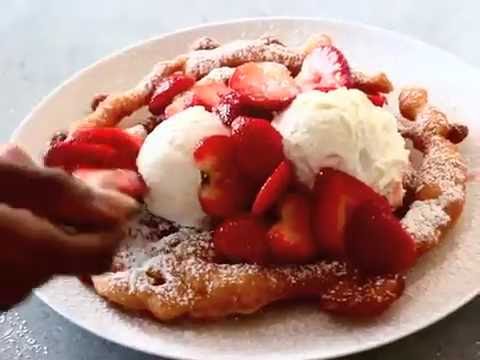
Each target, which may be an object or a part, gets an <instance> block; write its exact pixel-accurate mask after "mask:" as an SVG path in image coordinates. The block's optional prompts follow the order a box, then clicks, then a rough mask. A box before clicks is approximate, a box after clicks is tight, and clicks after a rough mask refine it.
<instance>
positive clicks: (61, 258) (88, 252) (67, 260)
mask: <svg viewBox="0 0 480 360" xmlns="http://www.w3.org/2000/svg"><path fill="white" fill-rule="evenodd" d="M123 236H124V233H123V231H121V229H120V228H117V229H115V230H112V231H108V232H99V233H82V234H78V235H70V236H64V235H63V234H62V235H61V236H59V237H56V238H54V239H52V241H51V244H50V245H51V246H52V247H54V249H55V253H57V254H58V258H57V260H56V265H55V266H56V268H55V271H56V272H57V273H60V274H71V275H79V274H101V273H104V272H106V271H109V270H110V269H111V266H112V257H113V254H114V251H115V249H116V248H117V245H118V243H119V242H120V240H121V239H122V238H123Z"/></svg>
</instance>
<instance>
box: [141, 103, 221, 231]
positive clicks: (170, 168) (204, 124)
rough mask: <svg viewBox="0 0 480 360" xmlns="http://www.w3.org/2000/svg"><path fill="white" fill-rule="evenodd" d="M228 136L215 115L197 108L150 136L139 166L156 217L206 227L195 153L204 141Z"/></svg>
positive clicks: (173, 119) (158, 128)
mask: <svg viewBox="0 0 480 360" xmlns="http://www.w3.org/2000/svg"><path fill="white" fill-rule="evenodd" d="M224 134H225V135H227V134H229V130H228V128H226V127H225V126H224V125H223V124H222V122H221V121H220V120H219V119H218V118H217V117H216V116H215V115H214V114H212V113H210V112H208V111H206V110H205V109H204V108H203V107H201V106H195V107H191V108H188V109H186V110H184V111H182V112H180V113H177V114H175V115H174V116H172V117H171V118H169V119H167V120H165V121H164V122H162V123H161V124H159V125H158V126H157V127H156V128H155V129H154V130H153V131H152V133H151V134H149V135H148V136H147V138H146V139H145V142H144V144H143V146H142V148H141V149H140V153H139V155H138V158H137V166H138V170H139V172H140V174H141V175H142V176H143V179H144V180H145V183H146V184H147V186H148V188H149V192H148V195H147V196H146V198H145V203H146V204H147V207H148V209H149V210H150V211H151V212H152V213H153V214H154V215H157V216H161V217H164V218H166V219H168V220H171V221H174V222H177V223H179V224H181V225H185V226H194V227H201V226H202V223H203V222H204V220H205V218H206V214H205V213H204V212H203V210H202V207H201V205H200V202H199V200H198V189H199V186H200V182H201V174H200V171H199V170H198V168H197V167H196V165H195V162H194V159H193V152H194V150H195V147H196V146H197V144H198V143H199V142H200V141H201V140H202V139H203V138H205V137H208V136H211V135H224Z"/></svg>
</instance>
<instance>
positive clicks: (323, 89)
mask: <svg viewBox="0 0 480 360" xmlns="http://www.w3.org/2000/svg"><path fill="white" fill-rule="evenodd" d="M337 89H338V87H337V86H315V90H318V91H321V92H325V93H328V92H330V91H333V90H337Z"/></svg>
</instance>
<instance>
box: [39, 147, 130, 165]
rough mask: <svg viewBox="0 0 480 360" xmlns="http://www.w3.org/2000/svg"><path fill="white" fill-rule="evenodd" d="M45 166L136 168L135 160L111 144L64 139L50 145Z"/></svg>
mask: <svg viewBox="0 0 480 360" xmlns="http://www.w3.org/2000/svg"><path fill="white" fill-rule="evenodd" d="M44 163H45V166H48V167H61V168H63V169H65V170H67V171H73V170H76V169H79V168H103V169H110V168H125V169H135V168H136V165H135V162H133V163H132V161H131V159H129V158H128V159H127V158H125V157H123V156H122V154H121V153H119V152H118V151H117V150H116V149H114V148H112V147H111V146H109V145H102V144H87V143H79V142H75V141H64V142H60V143H57V144H55V145H54V146H52V147H50V148H49V149H48V151H47V153H46V154H45V158H44Z"/></svg>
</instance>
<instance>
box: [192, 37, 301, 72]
mask: <svg viewBox="0 0 480 360" xmlns="http://www.w3.org/2000/svg"><path fill="white" fill-rule="evenodd" d="M249 61H274V62H278V63H280V64H284V65H285V66H286V67H288V68H289V69H290V70H292V71H294V72H296V71H298V69H299V68H300V66H301V64H302V61H303V55H302V54H301V53H300V52H297V51H295V50H292V49H289V48H287V47H284V46H282V45H279V44H277V43H271V39H270V38H268V37H265V38H260V39H258V40H237V41H233V42H231V43H228V44H225V45H223V46H221V47H218V48H216V49H213V50H199V51H195V52H192V53H190V54H189V56H188V59H187V63H186V66H185V72H186V73H187V74H190V75H193V76H194V77H196V78H197V79H198V78H201V77H203V76H205V75H206V74H208V73H209V72H210V71H212V70H213V69H215V68H220V67H224V66H230V67H235V66H238V65H240V64H243V63H246V62H249Z"/></svg>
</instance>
